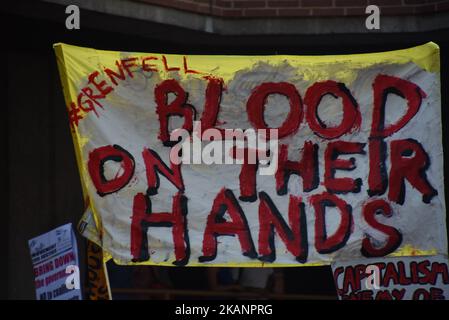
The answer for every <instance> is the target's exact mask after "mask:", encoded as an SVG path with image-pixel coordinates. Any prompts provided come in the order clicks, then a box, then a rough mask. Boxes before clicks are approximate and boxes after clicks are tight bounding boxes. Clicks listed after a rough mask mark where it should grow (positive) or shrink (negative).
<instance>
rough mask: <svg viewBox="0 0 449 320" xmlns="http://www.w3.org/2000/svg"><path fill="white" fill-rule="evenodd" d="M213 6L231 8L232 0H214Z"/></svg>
mask: <svg viewBox="0 0 449 320" xmlns="http://www.w3.org/2000/svg"><path fill="white" fill-rule="evenodd" d="M214 6H216V7H220V8H231V7H232V1H230V0H229V1H226V0H214Z"/></svg>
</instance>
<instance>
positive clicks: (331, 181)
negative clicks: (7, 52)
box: [55, 43, 447, 267]
mask: <svg viewBox="0 0 449 320" xmlns="http://www.w3.org/2000/svg"><path fill="white" fill-rule="evenodd" d="M55 51H56V56H57V61H58V67H59V70H60V75H61V80H62V84H63V89H64V96H65V100H66V105H67V110H68V115H69V121H70V127H71V130H72V137H73V142H74V146H75V151H76V156H77V163H78V166H79V172H80V176H81V183H82V187H83V192H84V197H85V200H86V205H87V210H86V213H85V215H84V217H83V221H90V223H91V226H90V227H88V226H87V225H83V230H88V232H87V231H86V232H85V235H86V236H87V237H88V238H89V239H90V240H92V241H94V242H95V243H97V244H98V245H100V246H101V247H102V249H103V250H104V259H105V260H106V259H109V258H111V257H112V258H113V259H114V260H115V261H116V262H117V263H120V264H149V265H165V266H173V265H176V266H252V267H259V266H267V265H269V266H309V265H323V264H330V263H331V262H332V261H343V260H347V259H356V258H362V257H384V256H420V255H436V254H446V253H447V237H446V228H445V202H444V184H443V181H444V175H443V150H442V131H441V125H442V124H441V98H440V72H439V70H440V68H439V48H438V46H437V45H436V44H434V43H428V44H425V45H422V46H418V47H414V48H410V49H405V50H398V51H390V52H382V53H370V54H356V55H337V56H292V55H289V56H287V55H275V56H216V55H173V54H161V53H136V52H119V51H102V50H95V49H91V48H82V47H76V46H71V45H67V44H56V45H55ZM251 141H252V142H251ZM249 142H251V143H249ZM223 159H224V160H223Z"/></svg>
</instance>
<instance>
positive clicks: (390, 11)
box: [380, 6, 415, 16]
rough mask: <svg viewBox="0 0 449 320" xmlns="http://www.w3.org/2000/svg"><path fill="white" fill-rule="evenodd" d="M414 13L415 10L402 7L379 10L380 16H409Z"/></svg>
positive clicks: (409, 7) (410, 7)
mask: <svg viewBox="0 0 449 320" xmlns="http://www.w3.org/2000/svg"><path fill="white" fill-rule="evenodd" d="M414 13H415V8H414V7H412V6H403V7H399V6H398V7H382V8H380V14H385V15H391V16H394V15H407V14H408V15H410V14H414Z"/></svg>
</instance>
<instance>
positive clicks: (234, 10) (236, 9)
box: [131, 0, 449, 18]
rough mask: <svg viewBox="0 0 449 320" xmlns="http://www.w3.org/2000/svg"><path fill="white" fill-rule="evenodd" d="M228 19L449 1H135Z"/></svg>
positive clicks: (398, 9)
mask: <svg viewBox="0 0 449 320" xmlns="http://www.w3.org/2000/svg"><path fill="white" fill-rule="evenodd" d="M131 1H135V2H144V3H148V4H153V5H158V6H163V7H170V8H175V9H179V10H183V11H190V12H195V13H200V14H206V15H213V16H218V17H224V18H257V17H326V16H360V15H366V14H365V8H366V6H368V5H370V4H375V5H377V6H379V8H380V10H381V14H382V15H424V14H431V13H436V12H440V11H449V0H131Z"/></svg>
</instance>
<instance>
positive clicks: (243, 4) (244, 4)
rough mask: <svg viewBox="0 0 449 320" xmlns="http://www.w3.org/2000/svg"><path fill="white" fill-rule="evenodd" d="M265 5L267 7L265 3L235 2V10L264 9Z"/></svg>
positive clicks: (247, 0) (246, 0) (248, 0)
mask: <svg viewBox="0 0 449 320" xmlns="http://www.w3.org/2000/svg"><path fill="white" fill-rule="evenodd" d="M265 5H266V3H265V1H255V0H253V1H250V0H245V1H234V8H242V9H246V8H264V7H265Z"/></svg>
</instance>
